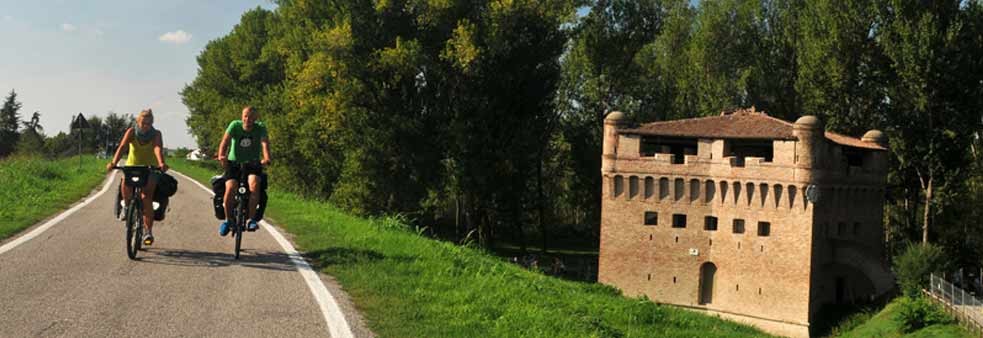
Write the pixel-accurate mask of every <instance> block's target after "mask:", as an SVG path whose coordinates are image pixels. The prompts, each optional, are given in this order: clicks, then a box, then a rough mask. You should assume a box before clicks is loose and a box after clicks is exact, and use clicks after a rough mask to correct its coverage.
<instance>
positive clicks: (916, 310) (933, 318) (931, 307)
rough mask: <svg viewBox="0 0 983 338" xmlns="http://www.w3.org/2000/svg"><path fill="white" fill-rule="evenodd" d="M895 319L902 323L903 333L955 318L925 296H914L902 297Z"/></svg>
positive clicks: (948, 321)
mask: <svg viewBox="0 0 983 338" xmlns="http://www.w3.org/2000/svg"><path fill="white" fill-rule="evenodd" d="M895 316H896V317H895V320H896V321H897V322H898V323H899V324H900V327H901V331H902V332H903V333H910V332H914V331H916V330H918V329H921V328H923V327H926V326H931V325H935V324H949V323H952V322H953V319H952V317H951V316H949V314H947V313H945V312H944V311H942V309H940V308H939V307H938V306H937V305H935V304H933V303H932V302H931V301H929V300H928V299H926V298H925V297H924V296H917V297H914V298H910V297H902V298H901V301H900V302H899V303H898V312H897V314H895Z"/></svg>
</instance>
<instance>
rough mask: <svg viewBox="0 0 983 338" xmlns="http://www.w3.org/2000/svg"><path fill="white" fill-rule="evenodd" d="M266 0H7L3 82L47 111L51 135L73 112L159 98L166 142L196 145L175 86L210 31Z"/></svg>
mask: <svg viewBox="0 0 983 338" xmlns="http://www.w3.org/2000/svg"><path fill="white" fill-rule="evenodd" d="M256 6H261V7H264V8H273V7H274V5H272V4H271V3H270V2H269V1H266V0H207V1H206V0H167V1H148V0H134V1H122V0H119V1H106V0H92V1H82V0H76V1H67V0H39V1H14V0H0V46H2V47H0V50H2V51H0V92H2V96H3V97H6V96H7V94H8V93H9V92H10V90H11V89H13V90H15V91H16V92H17V97H18V101H20V102H22V103H23V104H24V107H23V108H22V109H21V111H20V113H21V117H22V119H26V117H28V116H30V114H31V113H33V112H34V111H40V112H41V125H42V126H43V127H44V130H45V133H46V134H48V135H54V134H57V133H58V132H59V131H67V128H68V125H69V122H70V121H71V116H74V115H76V114H78V113H79V112H82V113H84V114H86V115H89V114H96V115H103V116H104V115H106V113H107V112H109V111H113V112H116V113H126V114H133V113H135V112H138V111H140V110H141V109H143V108H145V107H150V108H153V110H154V115H155V117H156V119H155V120H156V121H155V126H156V127H157V128H158V129H161V131H162V132H163V133H164V137H165V139H164V143H165V146H167V147H169V148H176V147H181V146H183V147H192V148H193V147H195V144H194V140H193V139H192V138H191V136H190V135H189V134H188V132H187V126H185V123H184V119H185V118H186V117H187V115H188V110H187V108H186V107H185V106H184V104H183V103H181V97H180V95H179V94H178V92H179V91H181V89H182V88H184V86H185V84H187V83H190V82H191V81H192V80H194V77H195V75H196V74H197V71H198V64H197V61H196V58H197V56H198V54H200V53H201V50H202V48H204V46H205V44H206V43H208V41H210V40H212V39H215V38H218V37H220V36H223V35H226V34H228V33H229V32H230V31H231V30H232V27H233V26H235V24H236V23H238V22H239V17H240V16H241V15H242V13H243V12H245V11H246V10H248V9H251V8H255V7H256Z"/></svg>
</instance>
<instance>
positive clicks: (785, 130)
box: [621, 107, 886, 150]
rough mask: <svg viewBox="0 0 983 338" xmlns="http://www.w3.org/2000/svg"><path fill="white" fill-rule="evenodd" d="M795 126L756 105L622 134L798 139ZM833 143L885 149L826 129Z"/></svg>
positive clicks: (643, 126)
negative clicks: (793, 131) (793, 130)
mask: <svg viewBox="0 0 983 338" xmlns="http://www.w3.org/2000/svg"><path fill="white" fill-rule="evenodd" d="M794 126H795V125H794V124H792V123H790V122H788V121H785V120H782V119H778V118H774V117H771V116H768V114H765V113H764V112H759V111H755V110H754V108H753V107H752V108H750V109H742V110H736V111H732V112H724V113H722V114H720V115H719V116H710V117H699V118H692V119H683V120H673V121H661V122H652V123H645V124H642V125H640V126H638V127H637V128H630V129H623V130H621V133H623V134H638V135H653V136H676V137H696V138H717V139H762V140H765V139H766V140H796V139H797V138H796V137H795V135H793V134H792V129H793V127H794ZM826 139H827V140H829V141H830V142H833V143H836V144H839V145H843V146H848V147H856V148H864V149H874V150H886V149H885V148H884V147H881V146H880V145H878V144H876V143H870V142H864V141H861V140H860V139H857V138H853V137H850V136H846V135H841V134H837V133H834V132H830V131H827V132H826Z"/></svg>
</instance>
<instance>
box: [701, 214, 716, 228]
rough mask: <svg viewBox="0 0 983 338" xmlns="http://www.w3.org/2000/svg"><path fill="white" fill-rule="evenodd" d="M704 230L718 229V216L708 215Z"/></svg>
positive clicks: (705, 219)
mask: <svg viewBox="0 0 983 338" xmlns="http://www.w3.org/2000/svg"><path fill="white" fill-rule="evenodd" d="M703 230H706V231H717V218H716V217H713V216H707V217H706V218H704V220H703Z"/></svg>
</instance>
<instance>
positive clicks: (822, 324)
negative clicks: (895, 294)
mask: <svg viewBox="0 0 983 338" xmlns="http://www.w3.org/2000/svg"><path fill="white" fill-rule="evenodd" d="M889 299H891V298H890V297H882V298H879V299H875V300H873V301H869V302H862V303H854V304H826V305H823V306H822V308H821V309H820V310H819V316H818V318H816V319H815V320H814V322H813V324H812V325H810V331H811V333H810V334H811V335H812V336H813V337H835V336H838V335H840V334H842V333H844V332H847V331H850V330H852V329H854V328H856V327H857V326H860V325H862V324H863V323H864V322H867V321H868V320H870V318H872V317H874V315H876V314H877V313H878V312H880V310H881V309H883V308H884V306H886V305H887V302H888V300H889Z"/></svg>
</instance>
